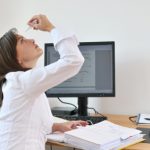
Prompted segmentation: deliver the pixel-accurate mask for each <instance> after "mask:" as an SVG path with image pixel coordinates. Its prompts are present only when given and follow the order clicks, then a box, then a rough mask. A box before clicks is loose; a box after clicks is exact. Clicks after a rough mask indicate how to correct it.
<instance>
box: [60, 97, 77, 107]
mask: <svg viewBox="0 0 150 150" xmlns="http://www.w3.org/2000/svg"><path fill="white" fill-rule="evenodd" d="M57 98H58V100H59V101H60V102H61V103H63V104H68V105H71V106H73V107H74V108H75V109H74V110H77V109H78V108H77V106H76V105H74V104H72V103H67V102H64V101H62V100H61V99H60V98H59V97H57Z"/></svg>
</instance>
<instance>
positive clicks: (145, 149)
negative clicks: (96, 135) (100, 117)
mask: <svg viewBox="0 0 150 150" xmlns="http://www.w3.org/2000/svg"><path fill="white" fill-rule="evenodd" d="M105 115H106V116H107V117H108V120H109V121H111V122H113V123H116V124H118V125H122V126H126V127H132V128H136V127H147V128H150V125H149V126H148V125H145V126H144V125H136V124H135V123H133V122H131V121H130V120H129V119H128V118H129V116H128V115H112V114H105ZM46 144H48V145H56V146H61V147H62V146H63V147H71V146H70V145H68V144H65V143H59V142H54V141H51V142H47V143H46ZM124 150H150V144H149V143H138V144H135V145H132V146H129V147H127V148H125V149H124Z"/></svg>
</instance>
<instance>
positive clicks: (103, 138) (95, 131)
mask: <svg viewBox="0 0 150 150" xmlns="http://www.w3.org/2000/svg"><path fill="white" fill-rule="evenodd" d="M140 133H141V131H140V130H137V129H132V128H127V127H123V126H119V125H116V124H113V123H111V122H109V121H102V122H100V123H97V124H94V125H91V126H86V127H82V128H78V129H75V130H71V131H68V132H65V134H64V141H65V142H66V143H68V144H71V145H73V146H75V147H77V148H81V149H85V150H118V149H121V148H124V147H126V146H128V145H131V144H134V143H138V142H140V141H143V135H142V134H140Z"/></svg>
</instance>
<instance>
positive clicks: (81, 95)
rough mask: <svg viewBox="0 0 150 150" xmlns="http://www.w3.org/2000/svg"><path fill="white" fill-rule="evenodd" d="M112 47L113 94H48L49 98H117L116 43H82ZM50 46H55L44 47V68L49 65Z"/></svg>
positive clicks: (49, 44) (81, 43) (82, 43)
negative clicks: (48, 50)
mask: <svg viewBox="0 0 150 150" xmlns="http://www.w3.org/2000/svg"><path fill="white" fill-rule="evenodd" d="M110 44H111V45H112V58H113V59H112V75H113V79H112V80H113V83H112V84H113V88H112V89H113V91H112V92H111V93H69V94H68V93H63V94H59V93H57V94H56V93H47V91H46V92H45V93H46V95H47V97H115V96H116V91H115V42H114V41H103V42H80V43H79V45H80V46H82V45H83V46H84V45H110ZM48 46H54V45H53V43H45V45H44V66H46V65H47V63H46V62H47V57H46V50H47V47H48Z"/></svg>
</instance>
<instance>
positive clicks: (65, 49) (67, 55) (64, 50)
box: [18, 29, 84, 95]
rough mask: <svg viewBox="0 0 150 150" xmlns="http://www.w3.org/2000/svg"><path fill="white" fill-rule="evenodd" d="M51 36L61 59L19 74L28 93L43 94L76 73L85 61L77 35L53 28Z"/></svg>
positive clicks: (20, 80)
mask: <svg viewBox="0 0 150 150" xmlns="http://www.w3.org/2000/svg"><path fill="white" fill-rule="evenodd" d="M51 36H52V39H53V43H54V46H55V49H56V50H57V51H58V52H59V54H60V59H59V60H58V61H56V62H54V63H52V64H50V65H48V66H45V67H40V68H34V69H31V70H28V71H26V72H23V73H20V74H19V75H18V80H19V82H21V85H22V88H23V89H24V91H25V92H26V94H34V95H35V94H41V93H42V92H45V91H46V90H48V89H49V88H52V87H54V86H56V85H58V84H60V83H62V82H63V81H65V80H67V79H69V78H70V77H72V76H74V75H76V74H77V73H78V72H79V70H80V68H81V66H82V64H83V62H84V58H83V56H82V54H81V52H80V50H79V48H78V42H77V39H76V37H75V35H73V34H72V35H68V36H67V35H65V34H63V33H61V32H60V31H59V30H57V29H53V30H52V31H51Z"/></svg>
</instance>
